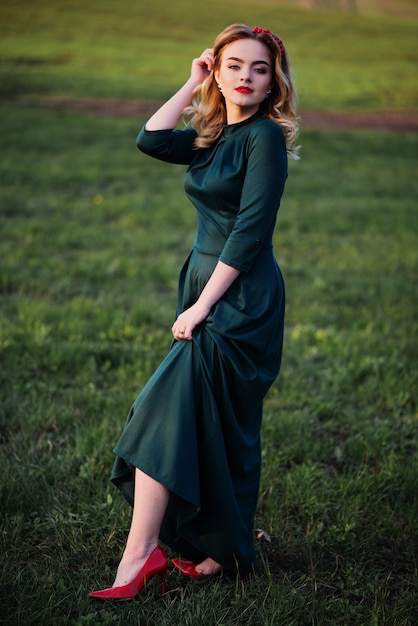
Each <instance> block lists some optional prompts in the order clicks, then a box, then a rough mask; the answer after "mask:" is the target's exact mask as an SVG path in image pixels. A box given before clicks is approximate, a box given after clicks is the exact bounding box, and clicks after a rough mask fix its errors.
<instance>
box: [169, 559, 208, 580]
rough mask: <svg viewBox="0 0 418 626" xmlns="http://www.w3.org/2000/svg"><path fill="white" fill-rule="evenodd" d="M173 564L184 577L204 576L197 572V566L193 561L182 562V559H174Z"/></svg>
mask: <svg viewBox="0 0 418 626" xmlns="http://www.w3.org/2000/svg"><path fill="white" fill-rule="evenodd" d="M171 562H172V564H173V565H174V567H175V568H176V569H178V570H179V572H181V573H182V574H184V576H189V577H190V578H197V577H198V576H202V575H203V574H201V573H200V572H198V571H196V564H195V563H193V561H182V560H181V559H173V560H172V561H171Z"/></svg>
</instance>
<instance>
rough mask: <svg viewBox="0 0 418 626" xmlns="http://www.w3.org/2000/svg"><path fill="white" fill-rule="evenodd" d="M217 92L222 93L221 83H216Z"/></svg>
mask: <svg viewBox="0 0 418 626" xmlns="http://www.w3.org/2000/svg"><path fill="white" fill-rule="evenodd" d="M217 85H218V89H219V91H220V92H221V93H222V85H221V83H217Z"/></svg>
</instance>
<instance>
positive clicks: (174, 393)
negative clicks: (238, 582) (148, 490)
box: [112, 112, 287, 576]
mask: <svg viewBox="0 0 418 626" xmlns="http://www.w3.org/2000/svg"><path fill="white" fill-rule="evenodd" d="M195 137H196V133H195V131H194V130H193V129H191V128H190V129H185V130H162V131H147V130H145V129H142V130H141V132H140V133H139V136H138V140H137V143H138V147H139V149H140V150H142V151H143V152H145V153H146V154H149V155H151V156H153V157H155V158H158V159H160V160H163V161H168V162H171V163H181V164H186V165H188V169H187V172H186V175H185V190H186V194H187V195H188V197H189V199H190V200H191V202H192V203H193V204H194V206H195V208H196V210H197V215H198V227H197V234H196V239H195V242H194V245H193V249H192V251H191V253H190V255H189V257H188V258H187V260H186V262H185V264H184V266H183V268H182V270H181V273H180V279H179V292H178V307H177V314H179V313H180V312H181V311H183V310H184V309H186V308H187V307H189V306H191V305H192V304H194V302H196V300H197V299H198V297H199V294H200V293H201V291H202V289H203V287H204V286H205V284H206V282H207V281H208V279H209V278H210V276H211V274H212V272H213V270H214V268H215V266H216V263H217V262H218V260H219V259H220V260H221V261H223V262H224V263H226V264H228V265H230V266H233V267H235V268H237V269H239V270H240V271H241V273H240V275H239V276H238V278H237V279H236V281H235V282H234V283H233V284H232V286H231V287H230V288H229V289H228V290H227V292H226V293H225V295H224V296H223V297H222V298H221V299H220V300H219V301H218V302H217V303H216V304H215V305H214V306H213V308H212V310H211V312H210V314H209V316H208V317H207V319H206V320H205V321H204V322H203V323H202V324H200V325H199V326H198V327H197V328H196V329H195V330H194V332H193V340H192V341H173V342H172V345H171V347H170V350H169V351H168V354H167V356H166V357H165V359H164V360H163V361H162V363H161V365H160V366H159V367H158V369H157V370H156V371H155V373H154V374H153V375H152V377H151V378H150V380H149V381H148V383H147V384H146V386H145V387H144V389H143V390H142V391H141V393H140V394H139V396H138V397H137V399H136V400H135V402H134V404H133V406H132V408H131V410H130V412H129V415H128V420H127V423H126V426H125V429H124V431H123V433H122V436H121V438H120V440H119V442H118V443H117V445H116V447H115V453H116V455H117V457H116V461H115V466H114V469H113V473H112V481H113V482H114V483H115V484H116V485H117V487H118V488H119V489H120V490H121V491H122V493H123V494H124V496H125V497H126V499H127V500H128V501H129V502H130V504H131V505H132V504H133V468H134V467H138V468H140V469H141V470H142V471H144V472H145V473H147V474H148V475H150V476H152V477H153V478H155V479H156V480H157V481H159V482H160V483H162V484H163V485H165V486H166V487H167V488H168V489H169V490H170V500H169V505H168V509H167V512H166V515H165V518H164V521H163V525H162V528H161V534H160V539H161V541H162V542H163V543H165V544H166V545H168V546H169V547H170V548H172V549H173V550H174V551H175V552H176V553H178V554H180V555H181V556H182V557H183V558H186V559H190V560H193V561H195V562H199V561H201V560H203V559H204V558H206V557H207V556H210V557H212V558H213V559H214V560H215V561H217V562H218V563H220V564H221V565H223V566H224V567H225V568H226V569H227V570H231V571H232V572H239V573H240V574H241V575H243V576H245V575H246V574H248V573H249V572H250V571H251V569H252V566H253V564H254V556H255V555H254V541H253V523H254V513H255V509H256V505H257V497H258V489H259V477H260V462H261V454H260V428H261V417H262V402H263V398H264V396H265V394H266V392H267V390H268V389H269V387H270V385H271V384H272V382H273V381H274V379H275V378H276V376H277V374H278V372H279V369H280V362H281V353H282V343H283V322H284V285H283V280H282V276H281V273H280V270H279V267H278V265H277V262H276V260H275V258H274V254H273V248H272V235H273V230H274V226H275V222H276V216H277V211H278V207H279V204H280V198H281V195H282V192H283V188H284V184H285V180H286V177H287V156H286V146H285V141H284V137H283V133H282V130H281V128H280V126H279V125H278V124H276V123H275V122H273V121H272V120H270V119H268V118H266V117H265V116H264V115H263V114H261V113H260V112H259V113H257V114H255V115H253V116H252V117H250V118H248V119H247V120H245V121H243V122H240V123H238V124H232V125H226V126H225V127H224V129H223V133H222V135H221V137H220V138H219V139H218V140H217V142H216V143H215V144H214V145H212V146H211V147H210V148H207V149H199V150H197V149H195V148H194V146H193V142H194V139H195Z"/></svg>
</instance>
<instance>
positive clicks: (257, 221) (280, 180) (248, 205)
mask: <svg viewBox="0 0 418 626" xmlns="http://www.w3.org/2000/svg"><path fill="white" fill-rule="evenodd" d="M245 159H246V161H247V167H246V173H245V178H244V183H243V187H242V193H241V200H240V204H239V209H238V213H237V216H236V220H235V224H234V226H233V228H232V230H231V232H230V234H229V236H228V239H227V241H226V243H225V245H224V248H223V250H222V253H221V255H220V257H219V259H220V261H222V262H223V263H226V264H227V265H231V266H232V267H235V268H236V269H239V270H240V271H242V272H248V271H249V270H250V269H251V267H252V264H253V262H254V260H255V258H256V256H257V254H258V252H259V251H260V250H261V249H262V248H263V247H265V246H266V242H268V241H270V240H271V235H272V232H273V229H274V225H275V222H276V216H277V211H278V209H279V205H280V199H281V196H282V193H283V189H284V185H285V181H286V178H287V153H286V144H285V140H284V136H283V132H282V130H281V128H280V126H279V125H278V124H276V123H275V122H272V123H269V124H265V125H264V126H262V127H260V128H257V132H256V133H253V134H252V135H251V136H250V137H249V138H248V142H247V146H246V155H245Z"/></svg>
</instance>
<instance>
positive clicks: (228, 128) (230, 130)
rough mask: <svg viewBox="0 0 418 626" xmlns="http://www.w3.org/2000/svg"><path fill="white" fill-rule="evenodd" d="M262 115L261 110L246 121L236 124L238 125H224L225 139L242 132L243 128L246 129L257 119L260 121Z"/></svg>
mask: <svg viewBox="0 0 418 626" xmlns="http://www.w3.org/2000/svg"><path fill="white" fill-rule="evenodd" d="M262 115H263V113H262V112H261V111H260V109H259V110H258V111H256V112H255V113H253V115H250V117H246V118H245V120H242V122H236V124H224V131H223V134H224V137H230V136H231V135H233V134H234V133H236V132H238V131H239V130H241V128H245V127H246V126H248V125H249V124H251V123H252V122H254V121H255V120H256V119H258V118H259V117H261V116H262Z"/></svg>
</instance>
